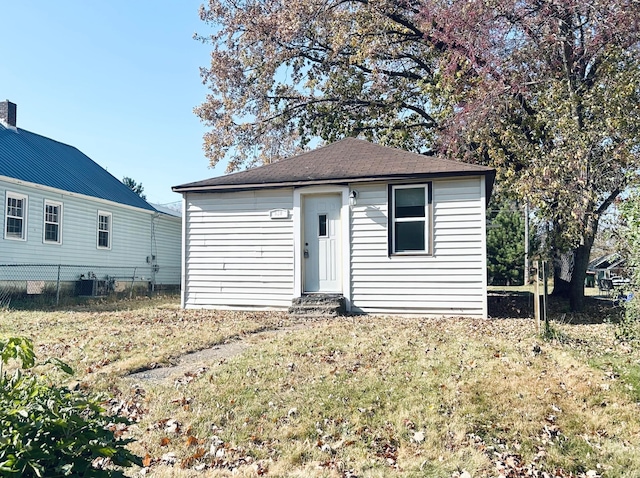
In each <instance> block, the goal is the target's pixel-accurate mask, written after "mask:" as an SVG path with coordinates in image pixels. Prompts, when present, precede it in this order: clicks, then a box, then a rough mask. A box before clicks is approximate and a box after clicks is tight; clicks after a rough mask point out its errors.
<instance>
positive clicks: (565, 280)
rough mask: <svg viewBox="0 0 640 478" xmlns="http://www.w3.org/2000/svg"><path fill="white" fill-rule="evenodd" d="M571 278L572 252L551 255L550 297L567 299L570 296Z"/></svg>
mask: <svg viewBox="0 0 640 478" xmlns="http://www.w3.org/2000/svg"><path fill="white" fill-rule="evenodd" d="M572 277H573V251H568V252H556V253H555V254H554V255H553V292H552V293H551V295H553V296H554V297H562V298H565V299H568V298H569V297H570V296H571V292H570V291H571V278H572Z"/></svg>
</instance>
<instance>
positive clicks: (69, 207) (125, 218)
mask: <svg viewBox="0 0 640 478" xmlns="http://www.w3.org/2000/svg"><path fill="white" fill-rule="evenodd" d="M7 190H8V191H10V193H11V192H13V193H15V195H19V196H20V195H21V196H24V197H27V196H28V201H27V203H26V206H25V207H26V208H27V209H28V212H27V211H25V217H27V216H28V218H29V221H28V222H27V223H25V228H26V229H27V230H26V236H27V240H26V241H16V240H13V241H7V240H3V239H0V257H2V261H3V263H4V264H55V265H58V264H62V265H83V266H87V268H86V269H84V270H83V272H84V273H87V272H89V271H91V270H92V269H91V266H100V267H104V268H105V270H106V268H108V273H109V274H113V275H123V276H125V275H126V276H128V277H130V276H131V273H132V268H136V275H137V276H138V277H144V278H145V279H149V280H150V279H151V277H150V275H149V272H148V271H149V269H150V267H149V264H148V263H147V257H148V256H150V255H151V254H152V251H151V248H152V235H151V221H152V219H153V215H154V213H153V211H145V210H140V209H134V208H131V207H126V206H121V205H119V204H117V203H109V204H106V203H105V202H104V201H100V200H94V199H92V198H85V197H78V196H77V195H70V194H67V193H65V192H62V191H60V192H58V193H55V192H52V191H43V190H42V189H41V188H38V187H32V186H28V185H18V184H15V183H13V182H9V181H4V180H2V179H0V197H2V198H3V202H4V206H3V207H2V208H1V209H0V224H3V225H4V224H5V222H6V199H5V198H6V191H7ZM45 201H48V202H51V203H59V204H62V205H63V210H62V216H63V217H62V222H61V226H62V228H63V229H62V231H61V232H62V235H61V239H62V243H61V244H59V245H57V246H56V247H52V245H51V244H48V243H45V242H44V240H43V238H44V237H45V233H44V217H43V212H44V210H45V207H44V205H45ZM107 208H108V209H107ZM105 209H107V210H108V211H109V212H110V213H111V214H112V220H113V224H115V225H117V227H116V228H115V229H113V228H112V230H111V249H110V250H104V249H98V248H97V247H96V246H97V238H96V236H97V211H98V210H101V211H102V210H105ZM161 216H162V215H161ZM170 222H171V225H170V227H164V226H160V227H159V229H158V231H159V233H158V234H157V237H156V240H155V244H156V249H154V251H157V252H156V253H157V257H158V264H159V266H160V268H161V269H160V273H159V276H160V275H161V274H162V276H161V279H162V283H163V284H176V285H177V284H179V283H180V274H179V268H180V241H181V236H180V229H181V227H180V219H179V218H171V219H170ZM74 270H75V269H74ZM169 271H172V272H171V275H169V276H165V275H164V273H167V274H168V273H169ZM93 272H96V273H98V270H93ZM76 274H77V271H76ZM71 279H73V280H75V279H77V277H71V278H69V280H71ZM0 280H1V279H0ZM64 280H67V279H64Z"/></svg>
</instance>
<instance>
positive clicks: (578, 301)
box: [569, 235, 595, 312]
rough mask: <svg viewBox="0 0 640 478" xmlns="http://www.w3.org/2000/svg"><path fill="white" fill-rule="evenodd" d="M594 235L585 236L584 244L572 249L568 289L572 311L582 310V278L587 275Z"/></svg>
mask: <svg viewBox="0 0 640 478" xmlns="http://www.w3.org/2000/svg"><path fill="white" fill-rule="evenodd" d="M594 239H595V235H593V236H591V237H587V238H585V241H584V244H583V245H581V246H578V248H577V249H574V251H573V274H572V275H571V284H570V291H569V307H570V309H571V311H572V312H582V311H583V310H584V280H585V278H586V277H587V267H588V266H589V256H590V255H591V247H592V246H593V241H594Z"/></svg>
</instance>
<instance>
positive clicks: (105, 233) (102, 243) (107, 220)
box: [98, 211, 111, 249]
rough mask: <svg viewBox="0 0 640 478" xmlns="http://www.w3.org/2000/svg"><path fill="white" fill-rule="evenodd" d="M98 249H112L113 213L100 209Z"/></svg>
mask: <svg viewBox="0 0 640 478" xmlns="http://www.w3.org/2000/svg"><path fill="white" fill-rule="evenodd" d="M98 249H111V213H110V212H102V211H98Z"/></svg>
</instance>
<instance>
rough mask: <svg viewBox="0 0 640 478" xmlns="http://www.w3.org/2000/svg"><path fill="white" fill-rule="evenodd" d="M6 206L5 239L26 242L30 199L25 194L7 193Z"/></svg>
mask: <svg viewBox="0 0 640 478" xmlns="http://www.w3.org/2000/svg"><path fill="white" fill-rule="evenodd" d="M4 206H5V207H4V213H5V219H4V238H5V239H11V240H18V241H26V240H27V217H28V215H29V214H28V213H29V200H28V197H27V196H26V195H24V194H18V193H15V192H11V191H7V192H6V195H5V203H4Z"/></svg>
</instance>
